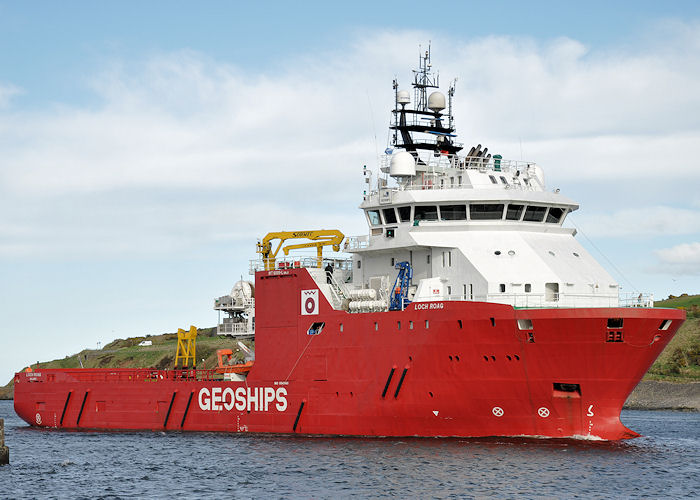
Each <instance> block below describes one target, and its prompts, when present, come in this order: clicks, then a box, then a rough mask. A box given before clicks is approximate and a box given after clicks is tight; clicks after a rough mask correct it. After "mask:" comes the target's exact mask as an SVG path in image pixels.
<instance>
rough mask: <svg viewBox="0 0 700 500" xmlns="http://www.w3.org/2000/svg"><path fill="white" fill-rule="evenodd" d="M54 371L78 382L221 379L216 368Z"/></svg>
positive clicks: (47, 373) (45, 371)
mask: <svg viewBox="0 0 700 500" xmlns="http://www.w3.org/2000/svg"><path fill="white" fill-rule="evenodd" d="M52 371H54V370H50V369H46V370H36V372H35V373H39V374H42V375H50V374H51V372H52ZM55 371H56V372H61V374H65V375H68V376H69V377H72V378H74V379H75V380H76V381H78V382H146V383H150V382H165V381H171V382H194V381H207V380H222V378H223V375H222V374H221V373H218V372H217V370H216V369H205V370H196V369H181V370H180V369H178V370H155V369H150V368H115V369H112V370H109V369H105V368H95V369H91V368H80V369H75V370H70V369H57V370H55Z"/></svg>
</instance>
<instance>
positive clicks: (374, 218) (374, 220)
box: [367, 210, 382, 226]
mask: <svg viewBox="0 0 700 500" xmlns="http://www.w3.org/2000/svg"><path fill="white" fill-rule="evenodd" d="M367 217H368V218H369V223H370V224H372V225H373V226H378V225H380V224H381V223H382V219H381V218H380V217H379V210H367Z"/></svg>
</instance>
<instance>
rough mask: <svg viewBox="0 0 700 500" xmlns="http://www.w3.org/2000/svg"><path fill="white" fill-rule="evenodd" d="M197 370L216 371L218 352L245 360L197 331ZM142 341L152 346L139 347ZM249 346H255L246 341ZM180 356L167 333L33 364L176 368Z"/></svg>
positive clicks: (212, 333) (0, 392) (2, 395)
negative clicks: (229, 353) (225, 352)
mask: <svg viewBox="0 0 700 500" xmlns="http://www.w3.org/2000/svg"><path fill="white" fill-rule="evenodd" d="M198 332H199V333H198V335H197V347H196V354H197V368H214V367H215V366H216V364H217V359H216V350H217V349H225V348H228V349H232V350H233V351H234V354H235V355H236V356H237V359H238V360H239V361H242V360H243V354H242V353H241V352H238V353H236V352H235V351H236V349H237V348H238V346H237V345H236V341H235V340H233V339H231V338H228V337H219V336H218V335H216V328H204V329H200V330H198ZM143 340H150V341H152V342H153V345H152V346H143V347H139V345H138V344H139V343H140V342H141V341H143ZM245 343H246V344H247V345H248V346H250V345H252V342H249V341H245ZM176 352H177V334H175V333H166V334H164V335H153V336H148V337H132V338H128V339H117V340H115V341H114V342H111V343H109V344H107V345H106V346H104V347H103V348H102V349H99V350H98V349H85V350H83V351H80V352H79V353H77V354H74V355H72V356H66V357H65V358H63V359H56V360H53V361H47V362H43V363H38V364H33V365H31V366H32V369H33V370H40V369H44V368H80V366H81V362H82V366H83V367H84V368H156V369H161V370H162V369H166V368H173V367H174V365H175V354H176ZM13 386H14V379H13V380H11V381H10V383H8V384H7V385H6V386H5V387H0V399H8V398H11V397H12V393H13V389H14V388H13Z"/></svg>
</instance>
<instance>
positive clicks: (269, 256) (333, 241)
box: [256, 229, 345, 271]
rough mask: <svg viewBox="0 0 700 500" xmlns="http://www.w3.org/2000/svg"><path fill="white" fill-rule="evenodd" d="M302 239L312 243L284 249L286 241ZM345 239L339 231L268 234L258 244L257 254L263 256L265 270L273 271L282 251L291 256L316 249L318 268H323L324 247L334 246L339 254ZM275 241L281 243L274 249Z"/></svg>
mask: <svg viewBox="0 0 700 500" xmlns="http://www.w3.org/2000/svg"><path fill="white" fill-rule="evenodd" d="M302 238H303V239H307V240H311V241H307V242H306V243H296V244H294V245H287V246H285V247H284V248H282V245H283V244H284V242H285V241H287V240H292V239H302ZM344 238H345V235H344V234H343V233H341V232H340V231H339V230H337V229H317V230H313V231H277V232H272V233H267V235H265V237H264V238H263V239H262V241H260V242H258V245H257V250H256V251H257V253H259V254H262V258H263V262H264V264H265V270H266V271H271V270H273V269H274V268H275V259H276V257H277V254H278V253H279V251H280V249H282V250H283V251H284V255H289V251H290V250H294V249H298V248H311V247H316V252H317V260H318V262H317V267H322V263H323V247H324V246H332V247H333V251H335V252H339V251H340V244H341V243H342V241H343V239H344ZM273 240H279V243H277V245H276V246H274V248H273V244H272V241H273Z"/></svg>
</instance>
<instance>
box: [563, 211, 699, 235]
mask: <svg viewBox="0 0 700 500" xmlns="http://www.w3.org/2000/svg"><path fill="white" fill-rule="evenodd" d="M573 222H574V223H575V224H576V225H577V226H580V227H581V229H582V230H583V231H584V232H585V233H586V234H587V235H588V236H593V237H605V238H629V237H643V238H649V237H656V236H664V235H691V234H697V233H700V211H698V210H689V209H685V208H673V207H667V206H651V207H634V208H626V209H623V210H619V211H617V212H613V213H611V214H601V213H595V212H592V211H587V212H586V213H585V215H578V214H575V215H574V220H573Z"/></svg>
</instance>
